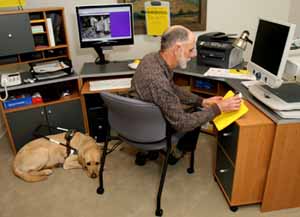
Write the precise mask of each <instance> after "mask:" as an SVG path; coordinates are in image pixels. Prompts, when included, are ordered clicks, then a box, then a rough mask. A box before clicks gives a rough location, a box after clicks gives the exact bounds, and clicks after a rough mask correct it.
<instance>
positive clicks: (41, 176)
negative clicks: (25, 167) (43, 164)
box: [13, 162, 48, 182]
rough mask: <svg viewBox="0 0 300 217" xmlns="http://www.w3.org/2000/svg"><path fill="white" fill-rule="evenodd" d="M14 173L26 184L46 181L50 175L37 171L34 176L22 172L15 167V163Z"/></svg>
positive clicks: (31, 173) (30, 173)
mask: <svg viewBox="0 0 300 217" xmlns="http://www.w3.org/2000/svg"><path fill="white" fill-rule="evenodd" d="M13 172H14V174H15V175H16V176H18V177H19V178H21V179H23V180H25V181H26V182H40V181H43V180H46V179H47V178H48V175H46V174H44V173H42V172H43V171H36V172H34V174H33V172H24V171H21V170H19V169H18V167H17V166H16V165H15V162H14V163H13ZM39 172H41V173H39Z"/></svg>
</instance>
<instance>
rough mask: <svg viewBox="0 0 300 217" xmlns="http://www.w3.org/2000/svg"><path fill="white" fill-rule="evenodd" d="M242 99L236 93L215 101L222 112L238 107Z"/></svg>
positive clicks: (237, 108) (234, 109)
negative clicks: (217, 101)
mask: <svg viewBox="0 0 300 217" xmlns="http://www.w3.org/2000/svg"><path fill="white" fill-rule="evenodd" d="M241 102H242V99H241V97H239V96H238V95H235V96H233V97H230V98H227V99H224V100H222V101H220V102H219V103H217V105H218V106H219V108H220V110H221V111H222V112H231V111H236V110H239V109H240V106H241Z"/></svg>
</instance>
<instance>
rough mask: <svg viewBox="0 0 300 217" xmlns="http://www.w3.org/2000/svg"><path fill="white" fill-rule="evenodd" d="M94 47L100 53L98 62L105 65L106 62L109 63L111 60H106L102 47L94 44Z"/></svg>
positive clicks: (96, 61)
mask: <svg viewBox="0 0 300 217" xmlns="http://www.w3.org/2000/svg"><path fill="white" fill-rule="evenodd" d="M94 49H95V51H96V53H97V54H98V57H97V58H96V60H95V63H96V64H100V65H104V64H107V63H109V61H107V60H105V56H104V53H103V48H102V47H100V46H94Z"/></svg>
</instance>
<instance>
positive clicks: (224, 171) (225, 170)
mask: <svg viewBox="0 0 300 217" xmlns="http://www.w3.org/2000/svg"><path fill="white" fill-rule="evenodd" d="M228 171H229V169H220V170H219V172H220V173H227V172H228Z"/></svg>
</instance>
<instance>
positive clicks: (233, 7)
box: [26, 0, 296, 71]
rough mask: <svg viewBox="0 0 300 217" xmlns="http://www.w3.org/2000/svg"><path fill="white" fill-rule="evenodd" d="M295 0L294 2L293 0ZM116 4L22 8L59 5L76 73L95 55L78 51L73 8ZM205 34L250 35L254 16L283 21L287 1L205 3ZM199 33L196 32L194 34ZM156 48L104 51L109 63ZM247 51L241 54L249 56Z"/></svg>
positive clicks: (72, 1)
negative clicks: (206, 32)
mask: <svg viewBox="0 0 300 217" xmlns="http://www.w3.org/2000/svg"><path fill="white" fill-rule="evenodd" d="M295 1H296V0H295ZM100 2H101V4H107V3H116V2H117V1H116V0H67V1H61V0H27V5H26V8H36V7H50V6H63V7H65V12H66V19H67V31H68V37H69V42H70V49H71V58H72V60H73V62H74V66H75V70H77V71H78V70H80V69H81V67H82V64H83V63H84V62H88V61H89V62H90V61H94V59H95V57H96V53H95V52H94V50H93V49H87V48H85V49H81V48H80V47H79V42H78V32H77V24H76V15H75V10H74V8H75V5H81V4H99V3H100ZM207 2H208V9H207V10H208V11H207V31H224V32H228V33H238V34H240V33H241V32H242V31H243V30H245V29H248V30H249V31H250V33H251V35H252V36H253V35H254V29H255V26H256V23H257V18H258V17H260V16H261V17H268V18H273V19H280V20H284V21H287V20H288V17H289V11H290V0H264V1H262V0H226V1H222V0H207ZM197 34H200V32H197ZM158 49H159V37H156V38H153V37H148V36H144V35H138V36H136V37H135V44H134V45H133V46H121V47H115V48H114V49H113V50H112V51H107V52H106V54H107V58H108V59H110V60H124V59H133V58H141V57H143V56H144V55H145V54H146V53H148V52H151V51H156V50H158ZM250 50H251V49H248V50H247V51H246V53H245V57H246V59H247V57H248V56H249V53H250Z"/></svg>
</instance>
